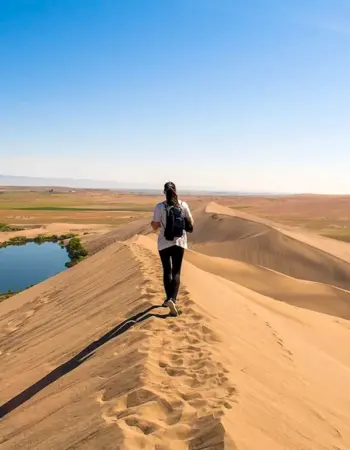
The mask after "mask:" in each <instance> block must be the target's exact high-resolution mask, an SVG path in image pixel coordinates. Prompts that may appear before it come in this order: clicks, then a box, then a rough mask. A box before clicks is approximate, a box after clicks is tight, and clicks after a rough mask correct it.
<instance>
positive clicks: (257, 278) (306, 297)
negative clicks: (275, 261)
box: [186, 251, 350, 320]
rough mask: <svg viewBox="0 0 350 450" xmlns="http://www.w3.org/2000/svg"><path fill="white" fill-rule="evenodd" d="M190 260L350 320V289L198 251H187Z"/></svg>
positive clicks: (257, 288)
mask: <svg viewBox="0 0 350 450" xmlns="http://www.w3.org/2000/svg"><path fill="white" fill-rule="evenodd" d="M186 260H187V261H189V262H191V263H192V264H194V265H195V266H196V267H198V268H200V269H202V270H204V271H206V272H210V273H213V274H215V275H218V276H220V277H223V278H226V279H228V280H231V281H233V282H235V283H237V284H240V285H241V286H245V287H247V288H249V289H251V290H253V291H255V292H259V293H261V294H263V295H266V296H268V297H271V298H273V299H276V300H280V301H283V302H286V303H289V304H291V305H295V306H298V307H301V308H306V309H311V310H313V311H317V312H322V313H326V314H330V315H334V316H338V317H342V318H344V319H348V320H350V291H346V290H344V289H340V288H337V287H334V286H330V285H326V284H323V283H315V282H312V281H304V280H298V279H296V278H292V277H289V276H286V275H283V274H281V273H279V272H275V271H273V270H270V269H266V268H264V267H257V266H253V265H250V264H247V263H244V262H241V261H232V260H229V259H225V258H217V257H209V256H206V255H202V254H200V253H197V252H194V251H189V252H188V253H187V254H186Z"/></svg>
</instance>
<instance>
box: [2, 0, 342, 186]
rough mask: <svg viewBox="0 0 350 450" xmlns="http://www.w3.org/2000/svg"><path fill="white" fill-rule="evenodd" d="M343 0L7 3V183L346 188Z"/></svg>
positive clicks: (27, 0)
mask: <svg viewBox="0 0 350 450" xmlns="http://www.w3.org/2000/svg"><path fill="white" fill-rule="evenodd" d="M349 69H350V2H349V1H348V0H283V1H282V0H147V1H145V0H128V1H124V0H74V1H72V0H1V1H0V173H3V174H7V175H30V176H43V177H65V178H67V177H75V178H92V179H98V180H115V181H119V182H123V183H125V182H126V183H130V185H132V184H134V183H137V184H140V183H141V184H144V185H145V186H146V187H157V186H161V185H162V184H163V182H164V181H165V180H168V179H173V180H174V181H175V182H176V183H177V184H178V186H179V187H184V188H185V187H186V188H187V187H198V188H216V189H225V190H248V191H259V190H262V191H279V192H281V191H286V192H319V193H324V192H325V193H350V176H349V169H350V123H349V121H350V84H349V80H350V70H349Z"/></svg>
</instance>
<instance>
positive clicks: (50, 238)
mask: <svg viewBox="0 0 350 450" xmlns="http://www.w3.org/2000/svg"><path fill="white" fill-rule="evenodd" d="M75 236H76V235H75V234H74V233H67V234H62V235H60V236H57V234H52V235H44V234H39V235H38V236H36V237H34V238H28V237H26V236H16V237H13V238H10V239H9V240H8V241H5V242H0V248H6V247H9V246H10V245H25V244H28V243H29V242H35V243H36V244H38V245H40V244H43V243H44V242H60V243H61V244H62V245H64V241H65V240H66V239H72V238H74V237H75Z"/></svg>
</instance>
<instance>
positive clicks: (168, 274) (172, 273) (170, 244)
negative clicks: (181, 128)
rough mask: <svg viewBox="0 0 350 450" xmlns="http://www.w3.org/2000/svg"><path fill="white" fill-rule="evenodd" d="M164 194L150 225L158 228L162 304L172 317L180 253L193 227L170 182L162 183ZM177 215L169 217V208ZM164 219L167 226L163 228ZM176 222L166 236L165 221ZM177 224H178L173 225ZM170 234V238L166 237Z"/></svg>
mask: <svg viewBox="0 0 350 450" xmlns="http://www.w3.org/2000/svg"><path fill="white" fill-rule="evenodd" d="M164 194H165V197H166V200H165V201H164V202H161V203H158V204H157V205H156V207H155V208H154V212H153V219H152V222H151V225H152V228H153V229H154V230H155V231H156V230H157V229H159V228H160V232H159V235H158V251H159V255H160V259H161V262H162V265H163V283H164V290H165V293H166V299H165V301H164V303H163V306H166V307H169V309H170V313H171V315H172V316H177V315H178V310H177V308H176V297H177V294H178V291H179V287H180V272H181V265H182V260H183V256H184V251H185V249H186V248H187V235H186V229H187V230H189V231H191V230H192V228H193V218H192V215H191V211H190V209H189V207H188V205H187V203H186V202H183V201H181V200H179V199H178V196H177V192H176V186H175V184H174V183H172V182H171V181H168V182H167V183H165V185H164ZM170 210H172V212H173V213H174V214H179V216H178V217H176V218H175V219H173V218H174V217H175V216H171V217H172V218H171V219H169V211H170ZM167 220H168V227H167ZM171 221H172V223H173V221H174V222H176V226H177V229H176V230H175V231H174V229H175V228H174V227H173V228H172V230H173V234H175V236H174V237H173V238H172V237H171V234H170V235H169V223H170V222H171ZM177 224H179V225H177ZM169 236H170V237H169Z"/></svg>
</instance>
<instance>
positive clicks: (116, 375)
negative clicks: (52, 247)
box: [0, 187, 350, 450]
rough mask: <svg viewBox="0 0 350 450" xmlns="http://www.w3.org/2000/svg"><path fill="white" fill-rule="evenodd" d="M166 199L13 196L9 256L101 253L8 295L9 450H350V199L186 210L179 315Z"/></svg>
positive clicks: (105, 194)
mask: <svg viewBox="0 0 350 450" xmlns="http://www.w3.org/2000/svg"><path fill="white" fill-rule="evenodd" d="M180 193H181V192H180ZM160 200H162V196H161V193H160V194H159V196H157V195H150V194H148V193H142V192H140V193H128V192H115V191H109V190H96V189H95V190H93V189H89V190H88V189H85V190H83V189H81V190H80V189H77V190H72V189H68V188H67V189H63V188H55V187H52V188H14V187H12V188H1V189H0V223H2V224H6V227H10V228H11V227H12V228H13V229H14V230H9V228H5V227H4V228H3V229H4V230H7V231H3V232H0V243H1V242H7V241H8V240H9V239H12V238H16V237H18V236H22V237H28V238H33V237H35V236H38V235H45V234H50V235H51V234H63V233H69V232H73V233H75V234H76V235H77V236H78V237H79V239H81V242H82V243H83V245H84V247H85V248H86V250H87V252H88V256H87V258H85V259H84V260H82V261H81V262H79V263H78V264H76V265H75V266H74V267H71V268H69V269H67V270H64V271H62V272H61V273H58V274H57V275H55V276H53V277H51V278H48V279H46V280H45V281H43V282H41V283H39V284H36V285H34V286H33V287H30V288H29V289H25V290H23V291H22V292H20V293H18V294H16V295H11V296H10V297H8V296H7V295H5V294H6V293H5V292H4V293H2V297H0V363H1V373H0V377H1V383H0V417H1V420H0V444H1V448H2V449H4V450H9V449H17V448H23V449H33V450H34V449H35V450H47V449H55V450H56V449H62V450H63V449H78V448H79V449H80V448H81V449H91V450H95V449H126V450H135V449H146V450H148V449H149V450H151V449H153V450H155V449H156V450H168V449H171V450H172V449H174V450H185V449H191V450H200V449H202V450H204V449H212V450H219V449H230V450H233V449H237V450H282V449H283V450H293V449H294V450H348V449H349V448H350V388H349V386H350V349H349V345H348V344H347V343H348V342H349V339H350V243H349V241H350V196H321V195H295V196H293V195H290V196H260V197H259V196H243V195H237V196H228V195H225V196H218V195H217V194H215V193H213V194H212V195H211V194H208V195H197V194H195V193H193V194H192V195H186V196H184V200H186V201H187V202H188V203H189V205H190V207H191V210H192V212H193V216H194V220H195V225H194V232H193V233H192V234H191V235H190V236H189V250H188V251H187V252H186V254H185V262H184V266H183V271H182V278H181V283H182V284H181V289H180V296H179V299H178V305H179V308H180V310H181V314H180V315H179V317H176V318H174V317H170V316H169V314H168V312H169V311H168V309H166V308H163V307H161V304H162V302H163V295H164V294H163V286H162V272H161V266H160V262H159V256H158V252H157V244H156V239H157V237H156V234H155V233H154V232H152V230H151V227H150V220H151V216H152V210H153V207H154V205H155V203H156V202H158V201H160ZM0 250H1V249H0Z"/></svg>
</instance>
